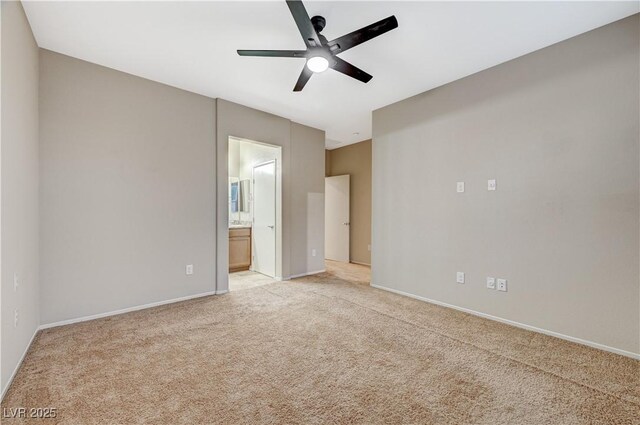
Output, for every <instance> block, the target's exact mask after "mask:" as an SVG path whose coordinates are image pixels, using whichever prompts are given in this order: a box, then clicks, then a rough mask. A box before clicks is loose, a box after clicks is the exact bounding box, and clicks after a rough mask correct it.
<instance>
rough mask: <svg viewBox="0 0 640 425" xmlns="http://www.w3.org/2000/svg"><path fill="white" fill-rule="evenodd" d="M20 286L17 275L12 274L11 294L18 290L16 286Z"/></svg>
mask: <svg viewBox="0 0 640 425" xmlns="http://www.w3.org/2000/svg"><path fill="white" fill-rule="evenodd" d="M19 285H20V278H18V273H14V274H13V292H15V291H17V290H18V286H19Z"/></svg>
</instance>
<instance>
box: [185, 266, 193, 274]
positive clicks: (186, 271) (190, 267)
mask: <svg viewBox="0 0 640 425" xmlns="http://www.w3.org/2000/svg"><path fill="white" fill-rule="evenodd" d="M184 272H185V273H186V274H187V276H191V275H192V274H193V264H187V266H186V267H185V269H184Z"/></svg>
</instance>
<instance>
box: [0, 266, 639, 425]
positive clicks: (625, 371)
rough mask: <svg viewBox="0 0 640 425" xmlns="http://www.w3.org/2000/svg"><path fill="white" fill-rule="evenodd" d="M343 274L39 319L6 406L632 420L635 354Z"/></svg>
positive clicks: (163, 413)
mask: <svg viewBox="0 0 640 425" xmlns="http://www.w3.org/2000/svg"><path fill="white" fill-rule="evenodd" d="M357 274H358V273H356V274H355V275H357ZM345 275H347V277H349V276H351V278H353V276H355V275H353V273H350V272H345V271H344V270H330V271H329V272H328V273H324V274H322V275H317V276H312V277H307V278H303V279H298V280H295V281H291V282H273V283H269V284H266V285H262V286H257V287H254V288H249V289H244V290H241V291H236V292H231V293H229V294H226V295H219V296H212V297H207V298H201V299H197V300H192V301H186V302H182V303H178V304H172V305H168V306H162V307H157V308H153V309H149V310H144V311H139V312H134V313H128V314H123V315H120V316H114V317H110V318H106V319H99V320H94V321H91V322H85V323H79V324H75V325H69V326H64V327H59V328H54V329H49V330H45V331H42V332H41V333H40V334H39V335H38V336H37V337H36V340H35V342H34V344H33V346H32V348H31V350H30V351H29V353H28V354H27V357H26V359H25V361H24V363H23V366H22V368H21V369H20V371H19V373H18V375H17V376H16V378H15V380H14V383H13V385H12V386H11V388H10V389H9V392H8V393H7V395H6V397H5V400H4V402H3V404H2V407H3V408H4V409H5V411H6V410H7V409H9V408H16V407H27V408H32V407H54V408H56V409H57V418H55V419H40V420H33V423H41V424H48V423H64V424H351V423H353V424H356V423H357V424H377V423H391V424H401V423H406V424H510V425H517V424H535V425H542V424H640V362H638V361H635V360H632V359H629V358H625V357H622V356H618V355H614V354H610V353H606V352H603V351H599V350H595V349H591V348H588V347H584V346H580V345H577V344H573V343H569V342H566V341H563V340H559V339H555V338H552V337H548V336H545V335H541V334H537V333H533V332H528V331H525V330H521V329H518V328H513V327H510V326H507V325H503V324H500V323H496V322H493V321H489V320H484V319H481V318H478V317H475V316H471V315H468V314H464V313H461V312H458V311H455V310H450V309H446V308H442V307H438V306H434V305H430V304H427V303H424V302H420V301H416V300H413V299H409V298H406V297H401V296H398V295H394V294H391V293H387V292H384V291H381V290H377V289H373V288H371V287H369V286H367V285H363V284H358V283H353V282H351V281H347V280H345ZM356 277H357V276H356ZM350 280H354V281H359V280H358V279H357V278H356V279H350ZM365 280H366V279H365ZM360 281H362V280H360ZM2 422H3V424H4V423H7V424H11V423H19V422H23V420H15V419H7V418H4V419H3V421H2Z"/></svg>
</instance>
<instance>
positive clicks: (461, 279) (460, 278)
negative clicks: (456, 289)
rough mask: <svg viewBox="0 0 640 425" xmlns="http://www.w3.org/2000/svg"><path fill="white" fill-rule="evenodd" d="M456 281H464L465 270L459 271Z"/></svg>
mask: <svg viewBox="0 0 640 425" xmlns="http://www.w3.org/2000/svg"><path fill="white" fill-rule="evenodd" d="M456 282H458V283H464V273H463V272H457V273H456Z"/></svg>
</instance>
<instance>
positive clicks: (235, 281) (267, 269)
mask: <svg viewBox="0 0 640 425" xmlns="http://www.w3.org/2000/svg"><path fill="white" fill-rule="evenodd" d="M281 164H282V148H281V147H279V146H273V145H269V144H265V143H261V142H257V141H253V140H247V139H240V138H236V137H229V290H231V291H234V290H241V289H246V288H252V287H255V286H259V285H263V284H266V283H269V282H273V281H274V280H280V279H281V275H282V273H281V270H282V267H281V261H282V260H281V258H282V167H281Z"/></svg>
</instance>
